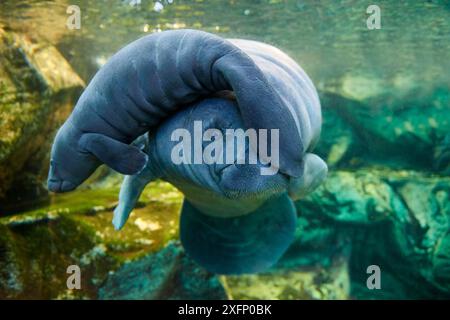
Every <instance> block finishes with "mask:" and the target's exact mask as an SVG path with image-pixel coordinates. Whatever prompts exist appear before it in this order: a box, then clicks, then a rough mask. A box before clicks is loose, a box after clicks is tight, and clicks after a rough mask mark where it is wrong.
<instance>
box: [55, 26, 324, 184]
mask: <svg viewBox="0 0 450 320" xmlns="http://www.w3.org/2000/svg"><path fill="white" fill-rule="evenodd" d="M259 46H261V48H260V47H259ZM259 49H263V51H264V52H263V53H260V52H259ZM270 74H274V75H275V74H277V75H276V77H277V80H276V81H275V82H276V83H278V85H277V84H274V83H273V81H274V79H273V77H272V79H271V77H270V76H269V75H270ZM283 81H287V82H288V83H287V85H286V86H287V87H286V88H284V87H280V86H279V84H280V83H282V82H283ZM223 90H227V91H233V93H234V95H235V97H236V100H237V105H238V108H239V111H240V114H241V116H242V120H243V123H244V126H245V127H246V128H255V129H260V128H262V129H272V128H275V129H279V130H280V154H281V155H282V157H281V159H280V168H279V170H280V171H281V172H282V173H284V174H286V175H288V176H290V177H296V178H298V177H299V176H300V175H301V172H302V168H301V166H302V158H303V155H304V153H305V152H306V151H307V145H308V142H309V141H308V140H312V141H315V140H316V139H317V137H318V132H319V131H320V119H321V116H320V105H319V102H318V99H317V94H316V92H315V90H314V87H313V85H312V83H311V81H310V80H309V79H308V77H307V76H306V74H304V72H303V71H302V70H301V69H300V67H298V66H297V65H296V64H295V62H293V61H292V60H291V59H290V58H289V57H287V56H286V55H284V54H282V53H281V51H279V50H277V49H275V48H273V47H270V46H266V45H262V44H257V43H254V42H250V41H248V42H245V41H241V40H231V41H228V40H225V39H222V38H220V37H218V36H216V35H212V34H209V33H206V32H202V31H196V30H172V31H165V32H161V33H155V34H151V35H148V36H144V37H142V38H140V39H138V40H136V41H134V42H132V43H131V44H129V45H127V46H126V47H124V48H123V49H121V50H120V51H118V52H117V53H116V54H115V55H114V56H113V57H111V59H109V61H108V62H107V63H106V64H105V65H104V66H103V67H102V68H101V69H100V70H99V71H98V72H97V74H96V75H95V76H94V78H93V79H92V81H91V82H90V83H89V85H88V86H87V88H86V89H85V91H84V92H83V94H82V95H81V97H80V99H79V100H78V102H77V104H76V106H75V108H74V110H73V112H72V114H71V115H70V117H69V118H68V119H67V121H66V122H65V123H64V125H63V126H62V127H61V128H60V130H59V131H58V133H57V135H56V137H55V141H54V144H53V146H52V152H51V161H50V171H49V177H48V188H49V190H51V191H55V192H65V191H70V190H73V189H75V188H76V187H77V186H78V185H80V184H81V183H82V182H83V181H84V180H86V179H87V178H88V177H89V176H90V175H91V174H92V173H93V172H94V171H95V169H96V168H97V167H98V166H99V165H100V164H102V163H105V164H106V165H108V166H109V167H111V168H112V169H114V170H116V171H118V172H120V173H123V174H136V173H138V172H139V171H140V170H142V168H143V167H144V166H145V164H146V162H147V160H148V158H147V155H146V154H145V153H143V152H142V151H141V150H139V149H137V148H136V147H134V146H132V145H130V143H131V142H132V141H134V140H135V139H136V138H137V137H138V136H140V135H142V134H143V133H145V132H147V131H149V130H152V129H154V128H156V127H157V126H158V125H159V124H160V123H161V122H162V121H163V120H164V119H166V118H167V117H168V116H170V115H172V114H175V113H176V112H178V111H179V110H181V109H182V108H184V107H185V105H186V104H189V103H192V102H194V101H196V100H199V99H202V98H205V97H207V96H210V95H211V94H213V93H217V92H220V91H223ZM307 115H309V116H307ZM299 116H301V118H302V119H303V120H302V121H303V123H302V122H299V121H298V117H299ZM306 122H310V123H308V124H307V123H306Z"/></svg>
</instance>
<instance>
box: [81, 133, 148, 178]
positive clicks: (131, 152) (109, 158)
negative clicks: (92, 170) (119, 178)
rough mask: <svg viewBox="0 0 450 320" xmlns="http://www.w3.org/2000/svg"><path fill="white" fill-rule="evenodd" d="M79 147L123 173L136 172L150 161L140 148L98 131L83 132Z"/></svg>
mask: <svg viewBox="0 0 450 320" xmlns="http://www.w3.org/2000/svg"><path fill="white" fill-rule="evenodd" d="M79 147H80V148H81V149H82V150H84V151H88V152H91V153H92V154H93V155H94V156H96V157H97V158H98V159H99V160H100V161H102V162H104V163H105V164H106V165H108V166H109V167H111V168H112V169H114V170H116V171H117V172H119V173H122V174H136V173H138V172H140V171H141V170H142V169H143V168H144V167H145V165H146V164H147V161H148V156H147V155H146V154H145V153H144V152H142V151H141V150H140V148H137V147H135V146H132V145H128V144H125V143H122V142H120V141H117V140H114V139H112V138H110V137H108V136H105V135H102V134H98V133H85V134H83V135H82V136H81V138H80V141H79Z"/></svg>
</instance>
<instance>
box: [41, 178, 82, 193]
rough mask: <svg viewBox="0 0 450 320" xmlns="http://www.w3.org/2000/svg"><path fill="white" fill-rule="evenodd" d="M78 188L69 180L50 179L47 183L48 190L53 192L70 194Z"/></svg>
mask: <svg viewBox="0 0 450 320" xmlns="http://www.w3.org/2000/svg"><path fill="white" fill-rule="evenodd" d="M76 187H77V185H76V184H74V183H72V182H70V181H67V180H59V179H48V181H47V188H48V190H49V191H52V192H68V191H72V190H74V189H75V188H76Z"/></svg>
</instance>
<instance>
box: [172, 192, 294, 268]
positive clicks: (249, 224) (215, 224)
mask: <svg viewBox="0 0 450 320" xmlns="http://www.w3.org/2000/svg"><path fill="white" fill-rule="evenodd" d="M296 220H297V214H296V210H295V207H294V204H293V202H292V200H291V199H290V198H289V197H288V196H287V195H286V194H282V195H280V196H277V197H274V198H272V199H269V200H268V201H266V202H265V203H264V204H263V205H262V206H261V207H260V208H258V209H257V210H255V211H254V212H252V213H249V214H247V215H245V216H240V217H236V218H217V217H212V216H207V215H205V214H203V213H201V212H200V211H199V210H197V209H196V208H195V207H194V206H193V205H192V204H190V203H189V202H188V201H186V200H185V201H184V203H183V208H182V212H181V220H180V238H181V242H182V244H183V247H184V249H185V251H186V253H187V254H188V255H189V256H190V257H191V258H192V259H194V260H195V261H196V262H197V263H198V264H200V265H201V266H203V267H204V268H206V269H207V270H209V271H211V272H213V273H217V274H243V273H256V272H261V271H264V270H266V269H267V268H269V267H271V266H272V265H274V264H275V263H276V262H277V261H278V260H279V259H280V257H281V256H282V255H283V253H284V252H285V251H286V250H287V248H288V247H289V245H290V244H291V243H292V241H293V240H294V233H295V227H296Z"/></svg>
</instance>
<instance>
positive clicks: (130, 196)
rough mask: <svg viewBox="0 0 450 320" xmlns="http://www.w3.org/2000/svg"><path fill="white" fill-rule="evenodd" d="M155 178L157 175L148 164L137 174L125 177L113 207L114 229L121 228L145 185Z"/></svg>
mask: <svg viewBox="0 0 450 320" xmlns="http://www.w3.org/2000/svg"><path fill="white" fill-rule="evenodd" d="M156 178H157V176H156V175H154V174H153V172H152V171H151V169H150V168H149V166H147V167H145V169H144V170H142V171H141V172H140V173H139V174H137V175H133V176H126V177H125V179H124V180H123V182H122V185H121V186H120V193H119V204H118V205H117V207H116V208H115V209H114V217H113V221H112V223H113V225H114V228H115V229H116V230H120V229H122V227H123V226H124V225H125V223H126V222H127V220H128V217H129V216H130V213H131V211H132V210H133V209H134V207H135V206H136V203H137V202H138V200H139V197H140V196H141V193H142V191H143V190H144V188H145V186H146V185H147V184H148V183H150V182H151V181H153V180H155V179H156Z"/></svg>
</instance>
